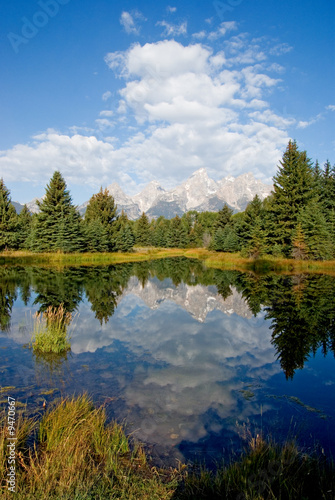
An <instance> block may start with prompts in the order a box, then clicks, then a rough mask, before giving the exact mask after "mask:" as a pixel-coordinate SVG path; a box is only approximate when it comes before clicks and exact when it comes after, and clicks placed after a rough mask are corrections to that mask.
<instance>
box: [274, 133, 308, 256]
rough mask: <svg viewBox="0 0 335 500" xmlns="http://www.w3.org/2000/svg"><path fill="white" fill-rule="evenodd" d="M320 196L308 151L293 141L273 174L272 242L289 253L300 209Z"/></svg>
mask: <svg viewBox="0 0 335 500" xmlns="http://www.w3.org/2000/svg"><path fill="white" fill-rule="evenodd" d="M316 199H317V192H316V184H315V176H314V172H313V169H312V166H311V162H310V160H309V159H308V158H307V154H306V152H305V151H303V152H300V151H299V150H298V147H297V144H296V142H292V141H290V142H289V144H288V146H287V148H286V151H285V153H284V155H283V158H282V161H281V162H280V166H279V171H278V173H277V175H275V177H274V192H273V195H272V199H271V206H270V214H269V215H270V218H269V228H268V229H269V232H270V236H271V240H272V243H277V244H279V245H282V246H283V248H284V251H285V253H286V255H289V254H290V252H291V247H292V236H293V232H294V230H295V227H296V225H297V220H298V215H299V212H300V210H301V209H303V208H304V207H306V206H307V205H308V204H309V203H310V202H311V201H313V200H316Z"/></svg>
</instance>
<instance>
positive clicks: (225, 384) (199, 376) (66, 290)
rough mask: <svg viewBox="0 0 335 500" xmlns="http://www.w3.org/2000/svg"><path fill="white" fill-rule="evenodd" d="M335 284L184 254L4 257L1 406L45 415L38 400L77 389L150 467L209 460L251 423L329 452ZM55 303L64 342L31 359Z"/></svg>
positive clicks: (334, 409) (332, 442) (334, 405)
mask: <svg viewBox="0 0 335 500" xmlns="http://www.w3.org/2000/svg"><path fill="white" fill-rule="evenodd" d="M334 285H335V278H334V277H333V276H327V275H307V274H305V275H294V276H293V275H292V276H289V275H278V274H269V275H262V276H260V275H256V274H254V273H240V272H237V271H221V270H214V269H206V268H205V267H204V266H203V265H202V263H201V262H199V261H190V260H187V259H183V258H178V259H177V258H176V259H165V260H161V261H152V262H150V263H149V262H143V263H134V264H120V265H114V266H101V267H72V268H65V269H60V270H56V269H54V268H51V269H50V268H49V269H48V268H42V267H29V266H24V267H19V266H16V267H10V266H1V267H0V330H1V332H0V348H1V349H0V356H1V361H0V385H1V387H2V388H4V389H2V394H1V399H2V401H1V406H3V405H4V402H5V401H6V400H7V396H8V395H10V396H14V397H15V398H16V399H17V401H19V402H20V403H21V404H22V405H23V404H26V407H25V412H26V413H27V414H36V413H37V414H38V413H40V414H42V413H43V411H44V410H43V407H42V404H43V402H44V400H46V402H47V405H48V404H49V403H50V402H51V401H52V400H54V398H55V397H58V396H61V395H62V396H65V395H72V394H80V393H82V392H84V391H85V392H87V393H88V394H89V395H91V397H92V399H93V400H94V402H95V403H96V404H104V405H105V407H106V410H107V414H108V417H109V418H111V419H116V420H117V421H118V422H120V423H122V424H123V425H124V426H125V428H126V431H127V433H129V434H131V435H132V436H134V437H135V438H136V439H138V440H140V441H141V442H142V443H144V445H145V448H146V451H147V453H148V454H149V455H150V456H151V457H152V458H153V460H154V462H155V463H157V464H158V465H162V464H164V465H175V464H176V459H179V460H182V461H187V460H191V461H201V462H204V461H205V462H207V464H208V465H210V464H211V463H214V462H215V461H220V460H221V458H223V457H226V458H227V457H228V456H230V455H231V453H232V452H234V453H239V451H241V449H242V448H243V446H244V441H243V438H244V437H246V435H247V434H248V432H251V433H252V434H253V435H254V434H256V433H261V432H262V433H263V434H264V435H271V436H272V437H273V438H274V439H276V440H278V441H281V440H284V439H286V438H287V437H288V436H293V435H294V436H296V437H297V440H298V442H299V444H300V445H302V446H304V447H305V449H306V451H308V450H309V449H310V448H314V447H315V446H319V447H321V448H324V449H325V451H326V452H327V451H328V452H329V451H330V452H331V453H332V454H333V455H335V436H334V432H333V427H334V417H335V361H334V351H335V286H334ZM61 303H63V304H64V306H65V308H66V310H67V311H70V312H72V313H73V315H74V319H73V322H72V325H71V327H70V334H71V352H70V353H69V354H68V355H67V356H65V357H63V358H62V357H61V358H56V359H55V358H53V359H49V358H43V357H36V356H35V355H34V354H33V352H32V350H31V349H29V347H28V345H27V344H28V343H29V341H30V337H31V331H32V325H33V315H34V313H35V312H36V311H43V310H45V309H46V308H47V307H48V306H49V305H52V306H58V305H60V304H61ZM8 386H10V387H9V388H8Z"/></svg>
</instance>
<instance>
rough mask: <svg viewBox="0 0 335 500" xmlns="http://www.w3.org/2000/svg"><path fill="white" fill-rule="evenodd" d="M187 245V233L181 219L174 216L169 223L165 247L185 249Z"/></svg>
mask: <svg viewBox="0 0 335 500" xmlns="http://www.w3.org/2000/svg"><path fill="white" fill-rule="evenodd" d="M187 244H188V240H187V232H186V229H185V227H184V225H183V223H182V221H181V218H180V217H179V216H178V215H176V216H175V217H174V218H173V219H171V221H170V227H169V230H168V234H167V245H168V246H169V247H170V248H186V246H187Z"/></svg>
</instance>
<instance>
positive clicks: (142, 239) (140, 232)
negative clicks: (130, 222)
mask: <svg viewBox="0 0 335 500" xmlns="http://www.w3.org/2000/svg"><path fill="white" fill-rule="evenodd" d="M150 235H151V231H150V222H149V219H148V216H147V215H146V214H145V213H144V212H143V213H142V215H141V217H140V218H139V219H138V220H137V221H136V235H135V236H136V239H135V241H136V245H143V246H148V245H150V244H151V241H150Z"/></svg>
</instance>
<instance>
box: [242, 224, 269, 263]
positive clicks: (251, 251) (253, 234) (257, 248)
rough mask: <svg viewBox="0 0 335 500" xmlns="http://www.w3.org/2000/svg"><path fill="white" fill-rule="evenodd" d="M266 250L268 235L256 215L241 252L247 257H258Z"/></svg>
mask: <svg viewBox="0 0 335 500" xmlns="http://www.w3.org/2000/svg"><path fill="white" fill-rule="evenodd" d="M267 251H268V237H267V233H266V230H265V229H264V225H263V222H262V220H261V218H260V217H259V216H258V217H256V219H255V221H254V224H253V226H252V229H251V231H250V238H249V240H248V244H247V246H246V247H245V248H244V249H243V253H244V254H245V255H247V256H248V257H252V258H254V259H258V258H259V257H261V256H262V255H264V254H265V253H267Z"/></svg>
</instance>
